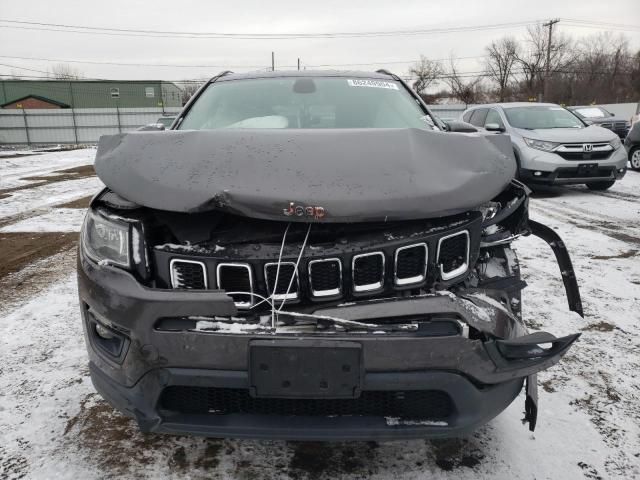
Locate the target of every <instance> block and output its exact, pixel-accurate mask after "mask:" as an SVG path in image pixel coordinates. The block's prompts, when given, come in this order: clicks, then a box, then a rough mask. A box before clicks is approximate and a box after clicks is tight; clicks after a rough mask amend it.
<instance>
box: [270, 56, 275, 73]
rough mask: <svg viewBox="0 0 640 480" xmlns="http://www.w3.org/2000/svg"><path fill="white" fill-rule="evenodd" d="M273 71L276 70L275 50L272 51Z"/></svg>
mask: <svg viewBox="0 0 640 480" xmlns="http://www.w3.org/2000/svg"><path fill="white" fill-rule="evenodd" d="M271 71H272V72H275V71H276V54H275V52H271Z"/></svg>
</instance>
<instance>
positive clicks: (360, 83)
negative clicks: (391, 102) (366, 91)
mask: <svg viewBox="0 0 640 480" xmlns="http://www.w3.org/2000/svg"><path fill="white" fill-rule="evenodd" d="M347 83H348V84H349V85H350V86H352V87H373V88H388V89H389V90H398V85H396V84H395V83H393V82H385V81H384V80H369V79H366V78H356V79H352V78H349V79H347Z"/></svg>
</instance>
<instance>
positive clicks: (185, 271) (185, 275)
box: [169, 259, 207, 290]
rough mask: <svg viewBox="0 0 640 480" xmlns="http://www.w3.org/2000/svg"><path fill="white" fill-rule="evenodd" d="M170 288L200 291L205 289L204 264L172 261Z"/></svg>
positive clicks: (170, 266)
mask: <svg viewBox="0 0 640 480" xmlns="http://www.w3.org/2000/svg"><path fill="white" fill-rule="evenodd" d="M169 269H170V270H171V286H172V287H173V288H185V289H193V290H202V289H205V288H207V274H206V268H205V266H204V263H202V262H196V261H192V260H175V259H174V260H172V261H171V263H170V265H169Z"/></svg>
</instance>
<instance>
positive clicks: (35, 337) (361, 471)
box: [0, 153, 640, 480]
mask: <svg viewBox="0 0 640 480" xmlns="http://www.w3.org/2000/svg"><path fill="white" fill-rule="evenodd" d="M48 155H49V154H46V155H42V156H40V157H41V158H42V159H44V160H46V157H47V156H48ZM55 155H58V154H57V153H56V154H55ZM26 158H30V157H26ZM34 158H35V157H34ZM2 161H4V160H0V162H2ZM86 180H91V179H84V180H72V181H67V182H61V183H60V184H58V185H57V186H58V187H59V188H60V190H59V191H58V192H57V193H55V192H54V193H52V192H50V191H45V192H44V193H42V192H41V193H40V194H39V195H38V194H36V193H35V192H32V193H30V194H27V195H25V196H17V195H15V196H13V197H12V198H11V199H10V201H9V202H6V203H2V202H4V200H6V199H0V207H2V206H4V208H5V209H6V210H11V209H13V211H22V212H26V211H29V210H30V209H32V208H33V207H32V206H31V205H30V202H41V201H43V200H46V199H42V198H41V195H43V194H45V195H49V194H51V195H63V192H66V193H64V195H68V197H65V200H64V201H66V200H67V199H72V198H71V197H74V198H78V197H82V196H84V195H87V194H90V193H93V191H95V189H97V188H98V187H99V184H97V183H94V184H93V185H90V184H89V183H82V182H84V181H86ZM74 182H75V183H74ZM52 185H56V184H50V185H47V186H46V187H50V186H52ZM37 188H43V187H37ZM37 188H34V189H33V190H36V189H37ZM91 188H94V190H93V191H90V190H91ZM21 191H22V190H21ZM25 192H28V190H25ZM15 193H18V192H15ZM58 200H59V199H58ZM58 200H56V202H53V203H58ZM25 203H27V204H29V205H25ZM14 204H15V205H14ZM7 205H10V206H7ZM45 205H46V204H45ZM531 207H532V208H531V216H532V218H534V219H536V220H539V221H542V222H544V223H547V224H549V225H551V226H552V227H554V228H555V229H557V230H558V232H559V233H560V235H561V236H562V237H563V239H564V240H565V243H566V244H567V245H568V247H569V249H570V251H571V253H572V257H573V262H574V266H575V268H576V273H577V276H578V279H579V283H580V285H581V288H582V296H583V302H584V306H585V314H586V315H585V318H584V319H582V318H580V317H579V316H577V315H576V314H573V313H571V312H568V310H567V304H566V298H565V296H564V292H563V289H562V282H561V278H560V275H559V272H558V267H557V265H556V264H555V261H554V260H553V255H552V253H551V250H550V249H549V248H548V246H547V245H546V244H545V243H544V242H542V241H541V240H539V239H536V238H533V237H529V238H525V239H521V240H519V241H518V242H517V243H516V247H517V250H518V252H519V255H520V257H521V261H522V270H523V274H524V276H525V279H526V281H527V282H528V284H529V286H528V287H527V288H526V290H525V292H524V294H523V306H524V316H525V319H526V321H527V322H528V324H529V326H530V328H531V329H532V330H537V329H540V330H547V331H550V332H552V333H554V334H556V335H564V334H568V333H573V332H576V331H580V332H581V333H582V337H581V339H580V341H579V342H578V343H577V344H576V345H575V346H574V347H573V348H572V349H571V351H570V352H569V353H568V354H567V356H566V357H565V358H564V359H563V361H562V362H561V363H560V364H559V365H557V366H555V367H553V368H552V369H550V370H549V371H547V372H544V373H542V374H541V375H540V376H539V387H540V390H539V395H540V398H539V401H540V403H539V407H540V410H539V420H538V426H537V429H536V432H534V433H531V432H529V431H528V430H527V428H526V427H524V426H523V425H522V424H521V418H522V417H523V406H524V397H523V396H522V395H521V396H520V397H519V398H517V399H516V401H515V402H514V403H513V404H512V405H511V406H510V407H509V408H508V409H507V410H506V411H505V412H503V413H502V414H501V415H499V416H498V417H497V418H496V419H494V420H493V421H491V422H490V423H489V424H488V425H486V426H484V427H482V428H480V429H479V430H478V431H476V432H475V433H474V434H472V435H469V436H467V437H465V438H460V439H451V440H440V441H421V440H420V441H400V442H384V443H379V442H351V443H325V444H323V443H302V442H275V441H274V442H270V441H237V440H214V439H202V438H193V437H173V436H164V435H142V434H140V433H139V432H138V430H137V429H136V427H135V425H134V423H133V422H132V421H130V420H128V419H126V418H124V417H122V416H121V415H120V414H118V413H116V412H114V411H113V410H112V409H111V408H110V407H109V406H108V405H107V404H106V403H105V402H104V401H103V400H102V399H101V398H100V397H99V396H98V395H97V394H95V392H94V390H93V387H92V386H91V382H90V380H89V377H88V372H87V367H86V363H87V360H86V352H85V348H84V343H83V342H84V341H83V338H82V328H81V324H80V316H79V312H78V305H77V292H76V286H75V278H74V274H73V253H72V252H68V253H66V254H58V255H57V256H56V257H55V259H53V258H52V260H51V262H57V263H60V265H61V267H60V273H59V274H58V275H57V276H54V277H53V280H52V281H51V283H50V285H49V287H48V288H47V289H45V290H44V291H40V292H39V293H38V294H37V295H35V294H34V295H33V296H31V297H28V296H27V297H26V298H23V299H22V300H21V301H20V302H18V304H16V305H15V306H11V307H10V308H9V309H8V311H6V313H5V314H4V315H3V316H0V478H2V479H3V480H4V479H5V478H6V479H17V478H33V479H48V478H52V477H55V478H73V479H77V478H82V479H94V478H96V479H97V478H136V479H137V478H153V479H156V478H158V479H160V478H192V479H199V478H242V479H261V478H270V479H275V478H283V479H304V478H312V479H320V478H327V479H334V478H374V479H388V478H402V479H416V480H417V479H477V478H498V479H509V480H511V479H558V478H562V479H582V478H588V479H609V478H621V479H633V478H640V381H639V379H638V375H639V373H638V372H640V340H639V339H640V254H639V252H640V231H639V230H640V229H639V222H638V220H637V219H638V215H639V214H640V174H639V173H635V172H629V174H628V175H627V177H626V178H625V179H624V180H623V181H622V182H620V183H618V184H616V185H615V186H614V187H613V188H612V189H611V190H610V191H607V192H591V191H588V190H586V189H585V188H582V187H567V188H553V189H545V190H542V191H539V192H537V193H536V194H534V197H533V199H532V201H531ZM6 210H5V211H6ZM80 211H81V210H80ZM65 215H69V218H67V217H65ZM77 215H78V216H77V217H75V218H74V219H73V220H71V218H70V217H71V216H73V215H71V214H70V213H52V211H51V210H48V211H46V212H45V213H44V214H42V213H41V212H40V213H39V214H38V215H33V216H32V217H31V218H28V219H25V220H23V221H20V222H17V223H16V222H14V223H13V224H10V225H8V226H5V228H14V229H20V230H22V229H26V228H33V229H34V230H35V229H38V228H41V229H51V228H54V226H55V225H56V224H59V225H61V226H60V227H59V228H63V227H62V225H64V228H72V227H71V225H73V226H74V228H77V223H74V221H75V222H77V220H78V218H79V216H80V214H77ZM59 216H60V217H65V220H64V221H61V220H60V217H59ZM67 220H70V221H69V222H67ZM29 222H31V223H29ZM47 231H51V230H47ZM63 267H64V268H63ZM34 268H40V267H34Z"/></svg>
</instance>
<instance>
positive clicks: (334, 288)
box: [309, 258, 342, 297]
mask: <svg viewBox="0 0 640 480" xmlns="http://www.w3.org/2000/svg"><path fill="white" fill-rule="evenodd" d="M309 285H310V288H311V295H312V296H313V297H330V296H333V295H340V294H341V293H342V263H341V262H340V259H339V258H327V259H323V260H312V261H310V262H309Z"/></svg>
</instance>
